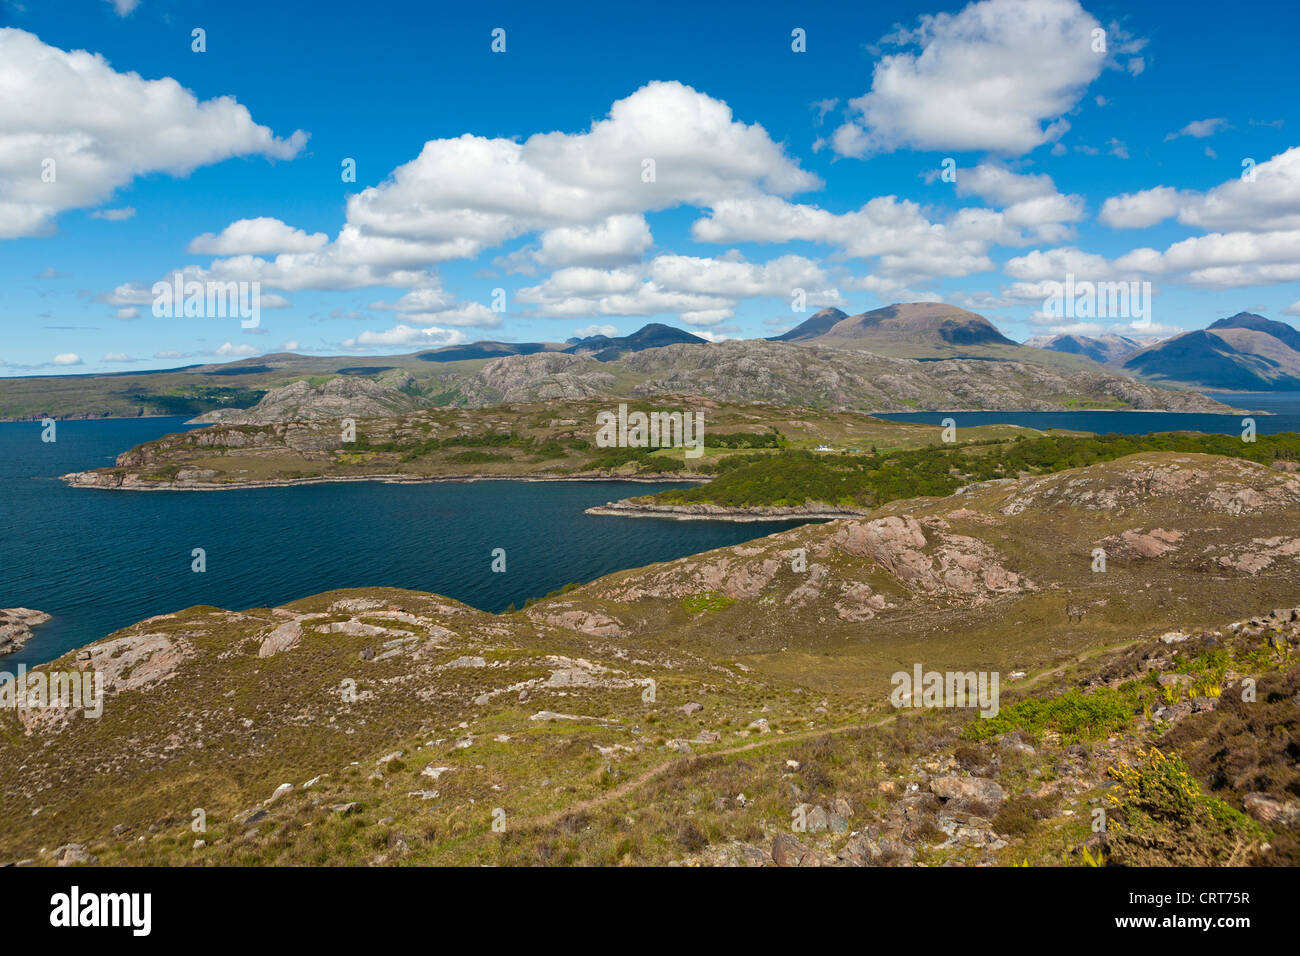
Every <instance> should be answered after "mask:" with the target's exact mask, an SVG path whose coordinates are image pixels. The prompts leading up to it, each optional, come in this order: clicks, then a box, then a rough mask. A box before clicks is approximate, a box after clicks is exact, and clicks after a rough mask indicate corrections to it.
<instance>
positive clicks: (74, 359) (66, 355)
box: [50, 352, 81, 365]
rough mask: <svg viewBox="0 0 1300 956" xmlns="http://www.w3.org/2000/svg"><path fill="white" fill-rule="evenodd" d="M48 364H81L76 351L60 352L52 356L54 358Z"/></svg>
mask: <svg viewBox="0 0 1300 956" xmlns="http://www.w3.org/2000/svg"><path fill="white" fill-rule="evenodd" d="M50 364H52V365H80V364H81V356H80V355H78V354H77V353H76V352H60V353H59V354H58V355H56V356H54V359H53V361H52V362H51V363H50Z"/></svg>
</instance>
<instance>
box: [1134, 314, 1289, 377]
mask: <svg viewBox="0 0 1300 956" xmlns="http://www.w3.org/2000/svg"><path fill="white" fill-rule="evenodd" d="M1124 368H1126V369H1128V370H1129V371H1131V372H1135V373H1138V374H1141V375H1143V376H1144V377H1146V378H1149V379H1152V380H1154V381H1166V382H1177V383H1179V384H1185V385H1192V386H1195V387H1200V388H1222V389H1230V390H1231V389H1237V390H1241V391H1269V390H1274V389H1276V390H1291V389H1297V388H1300V332H1297V331H1296V330H1295V329H1294V328H1292V327H1291V326H1289V325H1287V324H1285V323H1283V322H1274V321H1271V320H1269V319H1265V318H1264V317H1262V316H1258V315H1253V314H1251V313H1248V312H1242V313H1238V314H1237V315H1234V316H1232V317H1230V318H1226V319H1219V320H1218V321H1217V322H1214V323H1213V324H1212V325H1210V326H1209V328H1206V329H1202V330H1199V331H1195V332H1186V333H1184V334H1183V335H1179V336H1175V337H1174V338H1172V339H1167V340H1165V341H1163V342H1160V343H1159V344H1157V345H1154V346H1152V347H1150V348H1147V349H1144V350H1142V351H1140V352H1138V353H1137V354H1135V355H1133V356H1131V357H1129V358H1128V359H1127V360H1126V361H1125V362H1124Z"/></svg>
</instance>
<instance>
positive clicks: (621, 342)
mask: <svg viewBox="0 0 1300 956" xmlns="http://www.w3.org/2000/svg"><path fill="white" fill-rule="evenodd" d="M707 342H708V339H702V338H700V337H699V336H698V335H692V334H691V333H690V332H686V331H684V330H682V329H675V328H673V327H672V326H671V325H664V324H662V323H660V322H651V323H650V324H649V325H645V326H642V327H641V328H639V329H637V331H635V332H633V333H632V334H631V335H621V336H615V337H611V336H608V335H590V336H587V337H586V338H581V339H570V340H569V342H568V343H566V347H565V348H563V349H561V350H560V351H562V352H567V353H568V354H570V355H578V354H583V353H590V354H591V355H592V356H593V357H594V358H595V359H596V360H597V361H598V362H612V361H614V360H615V359H617V358H619V357H620V356H622V355H625V354H627V353H628V352H640V351H642V350H644V349H657V348H662V347H664V346H665V345H680V344H683V343H689V344H692V345H704V344H707Z"/></svg>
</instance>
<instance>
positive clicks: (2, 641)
mask: <svg viewBox="0 0 1300 956" xmlns="http://www.w3.org/2000/svg"><path fill="white" fill-rule="evenodd" d="M49 619H50V616H49V615H48V614H46V613H45V612H44V611H33V610H32V609H31V608H29V607H7V608H0V654H12V653H13V652H14V651H16V650H18V649H19V648H21V647H22V646H23V645H24V644H26V643H27V642H28V641H29V640H31V638H32V628H36V627H40V626H41V625H42V624H44V623H45V622H46V621H48V620H49Z"/></svg>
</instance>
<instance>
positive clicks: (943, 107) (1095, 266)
mask: <svg viewBox="0 0 1300 956" xmlns="http://www.w3.org/2000/svg"><path fill="white" fill-rule="evenodd" d="M305 9H307V8H304V7H303V6H302V5H298V4H292V5H288V4H286V5H276V4H266V3H254V2H242V0H235V2H222V3H205V2H198V0H138V2H133V0H44V2H41V0H21V2H14V0H8V2H5V0H0V30H3V32H0V323H3V332H4V334H3V338H2V339H0V374H3V375H21V374H33V373H41V374H45V373H51V372H71V373H76V372H88V371H123V370H129V369H133V368H136V369H139V368H158V367H170V366H175V365H184V364H190V363H193V362H206V361H215V360H222V359H229V358H238V357H243V356H248V355H256V354H260V353H263V352H268V351H279V350H282V349H284V348H291V349H295V350H297V351H302V352H311V353H322V354H324V353H328V354H339V353H343V352H354V353H356V354H384V353H391V352H406V351H414V350H416V349H418V348H424V347H432V346H437V345H441V344H447V343H451V342H458V341H474V340H477V339H484V338H490V339H501V340H517V341H528V340H548V341H558V340H563V339H565V338H568V337H570V336H572V335H574V334H577V333H579V332H586V331H595V330H601V331H610V330H616V331H618V332H620V333H626V332H630V331H633V330H635V329H636V328H638V327H640V326H641V325H643V324H644V323H646V322H648V321H664V322H668V323H669V324H672V325H677V326H680V327H683V328H688V329H690V330H692V331H694V332H697V333H699V334H704V335H706V336H710V337H715V338H716V337H737V336H740V337H749V336H756V335H770V334H773V333H775V332H779V331H783V330H784V329H786V328H788V327H790V326H792V325H793V324H795V323H797V322H798V321H800V320H801V319H803V318H806V317H807V315H808V314H810V313H811V312H812V311H814V310H815V309H816V308H817V307H819V306H821V305H826V304H834V305H837V306H838V307H840V308H843V309H844V310H845V311H847V312H851V313H852V312H857V311H862V310H864V309H870V308H875V307H878V306H880V305H884V304H888V303H890V302H894V301H914V300H919V299H942V300H943V301H947V302H950V303H952V304H955V305H960V306H963V307H967V308H972V309H975V310H976V311H979V312H981V313H982V314H984V315H987V316H988V317H989V318H991V319H993V320H994V321H995V322H996V323H997V324H998V325H999V326H1000V327H1001V328H1002V329H1003V331H1004V332H1006V333H1007V334H1009V335H1011V336H1012V337H1013V338H1017V339H1025V338H1027V337H1029V336H1033V335H1041V334H1049V333H1051V332H1053V331H1060V330H1075V331H1080V332H1083V333H1092V334H1096V333H1100V332H1109V331H1115V332H1121V333H1128V334H1171V333H1173V332H1175V331H1178V330H1185V329H1194V328H1201V327H1204V326H1205V325H1207V324H1209V323H1210V322H1212V321H1213V320H1215V319H1216V318H1220V317H1222V316H1225V315H1230V314H1232V313H1235V312H1238V311H1241V310H1250V311H1256V312H1260V313H1262V314H1264V315H1266V316H1268V317H1270V318H1275V319H1282V320H1289V321H1292V322H1294V321H1295V318H1294V317H1295V316H1296V315H1297V314H1300V116H1296V115H1295V114H1296V110H1295V107H1294V102H1295V90H1296V88H1297V85H1298V84H1297V82H1296V81H1297V67H1296V65H1295V64H1296V58H1295V56H1294V38H1295V36H1296V35H1297V32H1298V31H1297V26H1300V23H1298V21H1300V13H1297V12H1296V10H1295V8H1294V6H1293V5H1292V4H1290V3H1286V2H1281V0H1279V2H1263V3H1255V4H1252V5H1251V6H1250V13H1249V15H1248V16H1247V15H1237V14H1235V13H1233V14H1225V13H1224V12H1223V10H1222V7H1221V5H1216V4H1213V3H1208V2H1205V3H1178V4H1173V3H1146V4H1142V5H1141V6H1140V8H1137V9H1133V8H1132V5H1130V4H1118V3H1091V2H1085V3H1083V4H1082V5H1080V4H1079V3H1078V2H1076V0H981V2H977V3H972V4H961V3H955V4H941V3H936V2H930V3H880V4H870V5H866V4H864V5H859V9H856V10H854V11H852V12H847V11H846V8H845V5H843V4H840V3H815V2H806V3H799V4H755V3H746V4H726V5H711V4H710V5H705V4H691V5H686V4H683V5H671V4H654V5H651V6H649V7H639V6H627V5H604V6H603V7H601V8H598V9H594V8H591V7H590V5H587V8H585V9H584V5H578V4H573V5H564V4H546V5H523V4H509V5H507V4H492V3H477V4H473V5H470V6H469V8H468V9H455V10H452V9H448V8H447V7H446V6H445V5H436V6H435V5H431V4H423V3H410V4H401V3H391V2H383V0H375V2H371V3H367V4H355V3H342V2H339V3H334V2H329V0H321V2H317V3H314V4H312V5H311V6H310V9H309V12H304V10H305ZM196 28H201V29H202V30H204V31H205V35H204V40H205V46H206V49H205V50H204V51H203V52H195V51H194V50H193V49H192V45H193V42H194V41H193V38H192V31H193V30H194V29H196ZM495 28H502V29H504V30H505V52H504V53H495V52H493V50H492V49H491V45H492V31H493V30H494V29H495ZM795 29H800V30H803V31H804V34H805V37H806V49H805V50H804V51H803V52H796V51H795V50H794V49H792V45H793V43H794V40H793V39H792V31H793V30H795ZM1097 30H1102V31H1104V41H1105V51H1104V52H1101V51H1100V50H1099V49H1098V48H1097V34H1096V32H1095V31H1097ZM77 51H84V52H80V53H78V52H77ZM348 158H350V159H352V160H355V164H356V181H355V182H344V181H343V179H342V176H341V169H342V163H343V161H344V160H345V159H348ZM48 159H53V160H54V171H55V174H54V181H53V182H47V181H43V179H42V172H43V170H44V169H45V167H44V166H43V163H45V161H46V160H48ZM647 159H653V160H654V163H655V165H654V178H653V181H650V182H647V181H646V176H647V173H646V171H645V170H646V166H645V160H647ZM1246 159H1250V160H1253V162H1254V176H1253V179H1251V180H1249V181H1247V180H1245V179H1243V166H1242V163H1243V160H1246ZM945 160H951V163H950V165H951V166H953V167H954V168H955V170H956V175H955V182H953V181H951V177H949V178H948V179H945V177H944V176H942V175H941V172H942V170H943V166H944V162H945ZM175 270H186V274H187V276H188V277H189V278H191V279H194V280H198V281H246V282H249V283H252V282H256V283H259V286H258V290H259V293H260V295H261V302H262V314H261V320H260V323H259V325H258V326H257V327H256V328H251V329H245V328H241V323H240V321H239V320H238V319H237V318H229V317H215V316H213V317H190V318H184V317H170V316H155V315H154V314H153V309H152V303H153V301H154V298H155V296H154V293H153V285H154V283H155V282H157V281H159V280H162V279H164V278H167V277H169V276H170V275H171V274H172V273H173V272H174V271H175ZM1067 275H1069V276H1073V277H1075V279H1076V280H1078V281H1093V282H1098V281H1125V282H1130V281H1136V282H1150V283H1151V288H1152V292H1153V297H1152V300H1151V309H1150V320H1151V323H1152V324H1151V327H1150V328H1140V329H1137V330H1133V329H1130V328H1129V327H1128V319H1127V318H1125V317H1122V316H1121V317H1113V316H1112V317H1106V318H1102V319H1089V320H1083V321H1082V323H1080V322H1076V321H1074V320H1061V319H1059V318H1056V317H1053V316H1050V315H1045V314H1043V311H1044V297H1045V294H1046V292H1047V291H1049V290H1050V288H1051V286H1050V284H1051V283H1052V282H1064V281H1065V280H1066V278H1067ZM498 289H499V290H504V302H502V301H501V299H500V297H498V298H497V299H494V290H498ZM797 290H803V292H804V298H805V299H806V308H807V311H806V312H803V313H799V312H796V311H794V310H793V308H792V302H793V300H794V299H795V298H796V296H797ZM494 304H496V305H498V306H501V305H504V308H503V309H497V310H494V309H493V305H494Z"/></svg>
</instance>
